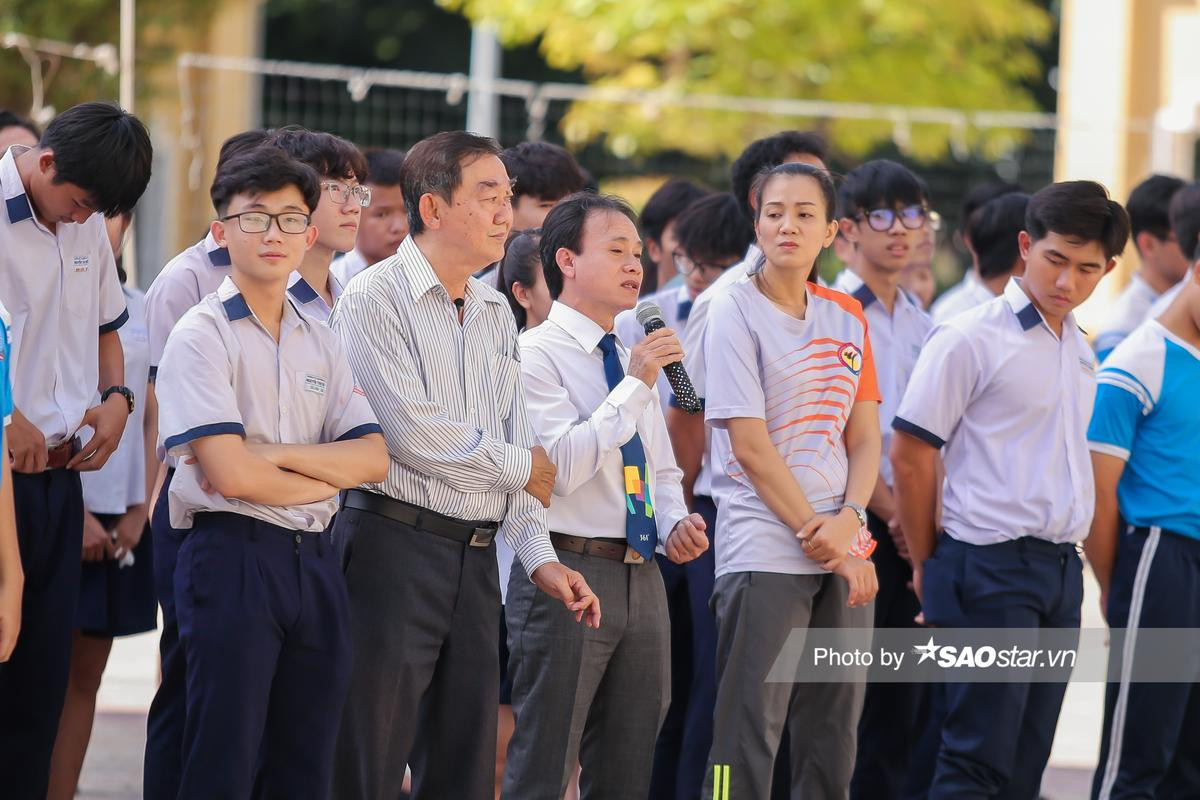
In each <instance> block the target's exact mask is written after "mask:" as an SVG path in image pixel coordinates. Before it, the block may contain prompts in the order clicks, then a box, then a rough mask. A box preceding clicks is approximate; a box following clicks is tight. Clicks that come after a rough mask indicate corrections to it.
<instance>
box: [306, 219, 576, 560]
mask: <svg viewBox="0 0 1200 800" xmlns="http://www.w3.org/2000/svg"><path fill="white" fill-rule="evenodd" d="M465 301H466V302H465V306H464V312H463V321H462V324H459V321H458V309H457V308H455V306H454V301H453V299H452V298H451V297H450V295H449V293H448V292H447V291H446V288H445V287H444V286H443V285H442V284H441V282H440V281H439V280H438V278H437V275H436V274H435V273H434V271H433V267H432V266H430V264H429V261H428V260H427V259H426V258H425V256H424V255H423V254H422V253H421V251H420V250H419V249H418V248H417V244H416V242H414V241H413V239H412V237H408V238H406V239H405V240H404V242H403V243H402V244H401V245H400V248H399V250H397V252H396V255H394V256H392V257H391V258H389V259H387V260H385V261H381V262H379V263H378V264H376V265H374V266H372V267H370V268H368V269H367V270H365V271H364V272H363V273H362V274H360V275H359V276H358V277H357V278H356V279H355V280H354V281H352V282H351V283H350V285H349V286H347V287H346V291H345V293H344V294H343V295H342V296H341V298H340V299H339V300H338V304H337V307H336V308H335V309H334V312H333V316H332V317H331V318H330V320H329V323H330V326H331V327H332V328H333V329H334V330H335V331H337V333H338V334H339V335H340V336H341V337H342V341H343V343H344V344H345V346H346V352H347V355H348V356H349V359H350V365H351V367H352V368H353V370H354V374H355V377H356V378H357V380H358V384H359V386H360V387H361V388H362V390H363V391H364V392H366V394H367V399H369V400H370V401H371V406H372V407H373V408H374V409H375V413H376V415H377V416H378V417H379V422H380V424H381V425H382V426H383V431H384V436H385V437H386V438H387V443H388V451H389V453H390V455H391V465H390V467H389V468H388V476H387V479H386V480H385V481H384V482H383V483H382V484H371V485H368V486H365V487H364V488H366V489H370V490H372V491H377V492H381V493H383V494H385V495H387V496H389V497H393V498H395V499H397V500H402V501H404V502H407V503H412V504H414V505H418V506H422V507H424V508H428V509H431V510H433V511H436V512H438V513H439V514H445V515H446V516H449V517H454V518H456V519H462V520H472V521H475V520H494V521H498V522H500V532H501V534H502V535H503V536H504V537H505V538H506V540H507V541H508V543H509V545H510V546H511V547H512V548H513V550H514V551H515V552H516V553H517V557H518V558H520V559H521V563H522V564H523V565H524V567H525V569H526V572H527V573H528V574H530V575H532V574H533V571H534V570H535V569H537V568H538V567H539V566H541V565H542V564H544V563H546V562H550V561H556V560H557V558H556V557H555V555H554V548H553V547H552V546H551V544H550V538H549V534H548V532H547V528H546V512H545V509H543V508H542V506H541V504H540V503H539V502H538V501H537V500H536V499H535V498H534V497H533V496H532V495H530V494H528V493H527V492H525V491H524V487H525V484H526V483H527V482H528V481H529V474H530V470H531V468H532V456H531V454H530V452H529V448H530V447H531V446H533V445H534V444H535V440H534V438H533V432H532V431H531V429H530V426H529V419H528V417H527V416H526V412H525V395H524V391H523V389H522V385H521V368H520V352H519V350H518V348H517V328H516V324H515V323H514V322H513V317H512V312H511V311H510V310H509V308H508V305H507V302H506V301H505V300H504V298H503V297H501V296H500V294H499V293H498V292H496V291H495V290H494V289H492V288H490V287H488V286H486V285H484V284H483V283H481V282H480V281H478V280H476V279H474V278H471V279H470V280H468V282H467V287H466V296H465Z"/></svg>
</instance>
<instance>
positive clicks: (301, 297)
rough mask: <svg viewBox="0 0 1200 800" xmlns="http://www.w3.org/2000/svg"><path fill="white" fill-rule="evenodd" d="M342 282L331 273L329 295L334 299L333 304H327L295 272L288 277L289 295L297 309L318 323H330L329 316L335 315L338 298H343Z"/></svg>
mask: <svg viewBox="0 0 1200 800" xmlns="http://www.w3.org/2000/svg"><path fill="white" fill-rule="evenodd" d="M342 286H343V284H342V282H341V281H340V280H338V278H337V276H336V275H334V274H333V272H332V271H330V273H329V285H328V288H329V294H330V295H331V296H332V297H333V303H332V304H330V303H326V302H325V298H324V297H322V296H321V295H320V294H319V293H318V292H317V290H316V289H314V288H313V287H312V286H311V285H309V283H308V281H306V280H305V279H304V278H303V276H301V275H300V273H299V272H293V273H292V274H291V275H290V276H289V277H288V295H290V296H291V298H292V300H293V301H294V302H295V303H296V307H297V308H299V309H300V310H301V311H303V312H304V313H305V314H308V315H309V316H310V317H312V318H313V319H315V320H317V321H318V322H329V315H330V314H332V313H333V306H335V305H337V301H338V298H339V297H341V296H342Z"/></svg>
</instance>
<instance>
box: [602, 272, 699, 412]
mask: <svg viewBox="0 0 1200 800" xmlns="http://www.w3.org/2000/svg"><path fill="white" fill-rule="evenodd" d="M646 301H649V302H652V303H655V304H657V305H658V307H659V308H661V309H662V317H663V322H665V323H666V324H667V327H668V328H670V329H671V330H673V331H675V335H676V336H678V337H679V341H680V344H682V343H683V337H684V335H685V334H686V333H687V323H688V316H689V315H690V313H691V310H692V297H691V294H690V293H689V292H688V288H687V286H677V287H673V288H670V289H660V290H658V291H657V292H655V293H653V294H651V295H650V296H648V297H645V298H642V299H641V300H639V301H638V304H639V305H640V304H641V303H643V302H646ZM613 332H614V333H616V334H617V338H618V339H620V340H621V341H622V342H623V343H624V344H625V345H626V346H627V347H633V346H634V345H635V344H637V343H638V342H640V341H641V340H642V339H645V338H646V328H645V327H644V326H643V325H642V323H640V322H638V321H637V310H636V309H632V308H631V309H629V310H628V311H622V312H621V313H620V314H617V318H616V320H615V321H614V322H613ZM657 388H658V400H659V405H660V406H662V410H663V414H666V413H667V409H668V408H669V407H670V405H671V396H672V391H671V382H670V381H668V380H667V373H666V372H664V371H662V370H659V372H658V387H657Z"/></svg>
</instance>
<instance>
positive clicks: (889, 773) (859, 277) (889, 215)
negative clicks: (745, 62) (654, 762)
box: [833, 159, 1015, 798]
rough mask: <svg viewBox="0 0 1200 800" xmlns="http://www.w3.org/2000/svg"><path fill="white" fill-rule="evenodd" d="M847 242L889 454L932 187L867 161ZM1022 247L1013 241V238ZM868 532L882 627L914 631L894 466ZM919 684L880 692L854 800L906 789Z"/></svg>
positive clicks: (851, 287) (847, 204)
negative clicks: (912, 268) (912, 284)
mask: <svg viewBox="0 0 1200 800" xmlns="http://www.w3.org/2000/svg"><path fill="white" fill-rule="evenodd" d="M840 206H841V214H842V219H841V223H840V225H841V233H842V235H843V236H845V237H846V239H847V241H849V242H850V244H851V246H852V248H853V250H852V252H851V257H850V262H849V263H848V264H847V268H846V269H845V270H843V271H842V272H841V273H840V274H839V275H838V276H837V279H836V280H835V281H834V282H833V288H834V289H837V290H838V291H842V292H845V293H846V294H848V295H850V296H851V297H853V298H854V299H855V300H857V301H858V302H859V303H860V304H862V309H863V315H864V316H865V317H866V320H867V325H868V327H869V329H870V336H871V350H872V352H873V353H874V356H875V374H876V378H877V380H878V382H879V393H880V395H881V396H882V398H883V399H882V401H881V402H880V403H879V418H880V429H881V433H882V443H883V449H882V452H885V453H886V452H887V451H888V448H889V446H890V445H891V439H892V437H891V424H890V423H891V421H892V417H894V416H895V413H896V407H897V405H899V403H900V397H901V396H902V395H903V394H904V387H905V386H907V385H908V379H909V376H911V375H912V370H913V366H914V365H915V364H916V363H917V355H918V354H919V353H920V352H921V343H922V342H924V341H925V335H926V334H927V333H929V329H930V328H931V327H933V322H932V320H930V319H929V315H928V314H926V313H925V312H924V311H923V310H922V309H921V306H920V304H919V302H918V301H917V299H916V298H915V297H914V296H913V295H911V294H909V293H908V292H907V291H906V290H904V289H903V288H901V286H900V281H901V279H902V278H903V274H904V270H905V269H906V268H907V264H908V262H909V261H910V260H911V259H912V258H913V256H914V251H915V250H916V247H917V244H918V242H919V241H920V239H922V238H924V236H925V231H926V229H927V228H928V225H929V207H928V198H927V197H926V195H925V188H924V184H923V183H922V182H921V180H920V179H919V178H918V177H917V176H916V175H914V174H913V173H912V172H911V171H909V169H908V168H907V167H904V166H901V165H900V164H897V163H896V162H894V161H887V160H882V159H881V160H877V161H868V162H867V163H865V164H863V165H862V166H860V167H857V168H856V169H854V170H852V171H851V172H850V173H849V174H847V175H846V177H845V178H844V179H843V181H842V186H841V202H840ZM1014 239H1015V237H1014ZM867 526H868V528H869V529H870V531H871V534H872V535H873V536H874V537H875V541H876V542H877V543H878V545H877V547H876V549H875V554H874V557H873V561H874V562H875V570H876V574H877V576H878V579H879V594H878V595H877V596H876V598H875V616H874V624H875V627H877V628H911V627H914V626H915V625H916V623H915V622H914V618H915V617H916V615H917V614H918V613H920V610H921V606H920V603H919V602H918V601H917V597H916V595H915V594H913V593H912V590H911V589H909V588H908V585H909V583H910V582H911V580H912V568H911V567H910V566H909V564H908V559H907V556H908V549H907V548H906V547H905V546H904V534H903V533H902V532H901V531H900V521H899V519H898V518H897V515H896V501H895V497H894V496H893V494H892V469H891V464H890V463H889V462H888V461H887V460H886V459H881V460H880V463H879V475H878V476H877V478H876V481H875V486H874V489H873V491H872V492H871V499H870V501H869V502H868V503H867ZM923 688H924V687H923V686H921V685H919V684H901V683H886V684H885V683H872V684H870V685H869V686H868V687H867V694H866V699H865V701H864V703H863V712H862V720H861V724H860V726H859V729H858V757H857V758H856V759H855V764H854V781H853V785H852V788H851V793H850V795H851V797H855V798H873V797H893V796H897V795H899V794H900V793H901V791H902V790H903V788H904V779H905V772H906V770H907V768H908V760H909V752H910V748H911V747H912V744H913V741H914V740H915V739H916V737H917V735H918V733H919V730H918V724H919V721H920V719H921V716H922V714H923V709H924V707H925V705H926V703H927V697H926V693H925V692H924V691H923Z"/></svg>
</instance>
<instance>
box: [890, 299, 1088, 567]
mask: <svg viewBox="0 0 1200 800" xmlns="http://www.w3.org/2000/svg"><path fill="white" fill-rule="evenodd" d="M1095 369H1096V358H1095V355H1094V354H1093V353H1092V349H1091V347H1090V346H1089V345H1088V342H1087V339H1085V338H1084V335H1083V331H1081V330H1080V329H1079V327H1078V326H1077V325H1076V324H1075V317H1074V315H1073V314H1068V315H1067V317H1066V318H1065V319H1064V320H1063V327H1062V337H1061V338H1060V337H1058V336H1056V335H1055V334H1054V332H1053V331H1052V330H1051V329H1050V326H1049V325H1047V324H1046V322H1045V320H1044V319H1043V318H1042V315H1041V312H1039V311H1038V309H1037V306H1035V305H1034V304H1033V302H1032V301H1031V300H1030V299H1029V297H1028V296H1027V295H1026V294H1025V291H1024V290H1023V289H1022V288H1021V282H1020V280H1019V279H1017V278H1011V279H1009V282H1008V285H1007V286H1006V287H1005V289H1004V294H1003V295H1001V296H1000V297H997V298H996V299H994V300H992V301H991V302H989V303H986V304H984V305H982V306H978V307H977V308H974V309H972V310H970V311H965V312H963V313H961V314H959V315H957V316H955V317H953V318H951V319H949V320H947V321H946V322H943V323H941V324H939V325H936V326H934V328H933V331H932V332H931V333H930V334H929V338H928V339H927V340H926V341H925V346H924V347H923V348H922V349H921V355H920V357H919V358H918V359H917V366H916V369H914V370H913V375H912V378H911V379H910V380H909V382H908V389H907V390H906V391H905V393H904V398H903V399H902V400H901V401H900V408H899V410H898V411H897V412H896V419H895V420H893V422H892V427H894V428H895V429H896V430H898V431H902V432H904V433H908V434H910V435H912V436H916V437H917V438H919V439H922V440H924V441H925V442H927V443H929V444H931V445H933V446H934V447H938V448H942V458H943V461H944V463H945V465H946V481H945V487H944V493H943V501H942V523H943V526H944V527H945V529H946V533H947V534H949V535H950V536H952V537H954V538H955V539H958V540H959V541H963V542H966V543H968V544H977V545H986V544H995V543H997V542H1003V541H1008V540H1012V539H1020V538H1022V537H1025V536H1030V537H1034V538H1037V539H1046V540H1048V541H1051V542H1078V541H1080V540H1081V539H1083V538H1084V536H1086V535H1087V531H1088V526H1089V525H1090V524H1091V521H1092V512H1093V511H1094V507H1095V486H1094V485H1093V484H1092V462H1091V457H1090V456H1089V455H1088V447H1087V426H1088V420H1089V419H1091V416H1092V403H1093V401H1094V399H1095V394H1096V375H1095Z"/></svg>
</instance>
